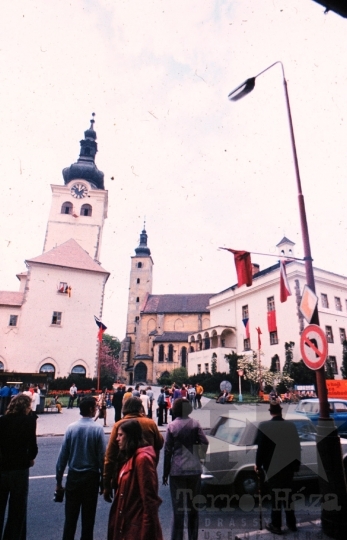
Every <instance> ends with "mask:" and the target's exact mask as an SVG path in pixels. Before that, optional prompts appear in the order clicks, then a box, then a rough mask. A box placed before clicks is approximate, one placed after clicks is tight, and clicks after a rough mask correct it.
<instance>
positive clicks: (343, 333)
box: [339, 328, 346, 343]
mask: <svg viewBox="0 0 347 540" xmlns="http://www.w3.org/2000/svg"><path fill="white" fill-rule="evenodd" d="M339 330H340V341H341V343H343V342H344V341H346V330H345V329H344V328H340V329H339Z"/></svg>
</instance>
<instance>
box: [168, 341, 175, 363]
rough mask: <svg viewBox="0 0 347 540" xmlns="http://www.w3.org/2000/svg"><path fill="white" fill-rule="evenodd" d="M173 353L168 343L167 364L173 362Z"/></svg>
mask: <svg viewBox="0 0 347 540" xmlns="http://www.w3.org/2000/svg"><path fill="white" fill-rule="evenodd" d="M173 353H174V348H173V345H172V343H170V345H169V356H168V362H173Z"/></svg>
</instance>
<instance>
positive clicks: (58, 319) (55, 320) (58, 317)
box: [51, 311, 62, 326]
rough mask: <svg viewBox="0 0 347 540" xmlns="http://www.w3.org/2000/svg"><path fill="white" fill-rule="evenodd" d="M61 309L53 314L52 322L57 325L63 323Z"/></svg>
mask: <svg viewBox="0 0 347 540" xmlns="http://www.w3.org/2000/svg"><path fill="white" fill-rule="evenodd" d="M61 315H62V314H61V311H53V315H52V323H51V324H56V325H57V326H60V325H61Z"/></svg>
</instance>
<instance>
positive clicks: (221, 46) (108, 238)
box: [0, 0, 347, 339]
mask: <svg viewBox="0 0 347 540" xmlns="http://www.w3.org/2000/svg"><path fill="white" fill-rule="evenodd" d="M1 27H2V30H1V34H0V62H1V65H0V74H1V81H0V103H1V109H2V110H1V120H2V121H1V133H0V137H1V150H0V168H1V199H0V208H1V212H0V226H1V242H0V257H1V268H0V287H1V289H2V290H18V286H19V282H18V280H17V278H16V277H15V274H16V273H18V272H20V271H23V270H24V269H25V266H24V260H25V259H28V258H31V257H34V256H37V255H39V254H41V253H42V248H43V241H44V235H45V230H46V223H47V218H48V213H49V209H50V204H51V189H50V184H62V183H63V177H62V174H61V171H62V169H63V168H64V167H66V166H69V165H70V164H71V163H74V162H75V161H76V160H77V157H78V155H79V141H80V139H81V138H83V132H84V131H85V130H86V129H87V128H88V127H89V120H90V118H91V113H92V112H95V113H96V116H95V130H96V132H97V135H98V145H99V152H98V154H97V156H96V164H97V166H98V168H99V169H100V170H102V171H103V172H104V173H105V186H106V189H108V191H109V211H108V219H107V221H106V223H105V228H104V235H103V246H102V254H101V262H102V265H103V267H104V268H106V269H107V270H108V271H109V272H111V276H110V278H109V281H108V283H107V287H106V297H105V303H104V314H103V321H104V322H105V324H106V325H107V326H108V331H109V332H110V333H112V334H114V335H116V336H118V337H119V338H120V339H122V338H123V337H124V334H125V323H126V310H127V297H128V287H129V271H130V257H131V256H132V255H134V249H135V247H137V245H138V242H139V233H140V231H141V229H142V227H143V221H144V218H145V219H146V229H147V232H148V245H149V247H150V249H151V251H152V257H153V260H154V287H153V292H154V293H157V294H160V293H198V292H201V293H210V292H218V291H221V290H223V289H225V288H227V287H229V286H230V285H232V284H234V283H235V282H236V273H235V267H234V264H233V258H232V255H231V254H229V253H228V252H226V251H218V247H219V246H226V247H231V248H234V249H245V250H249V251H259V252H269V253H276V252H277V251H276V247H275V246H276V244H277V243H278V242H279V241H280V240H281V238H282V237H283V235H286V236H287V237H288V238H290V239H291V240H292V241H293V242H295V243H296V246H295V255H296V256H302V254H303V248H302V240H301V229H300V221H299V214H298V205H297V191H296V182H295V173H294V167H293V161H292V153H291V146H290V138H289V131H288V120H287V116H286V108H285V101H284V94H283V84H282V77H281V70H280V67H279V66H276V67H274V68H273V69H271V70H270V71H269V72H267V73H266V74H264V75H263V76H262V77H260V78H259V79H257V83H256V88H255V90H254V92H253V93H252V94H251V95H249V96H247V98H245V99H244V100H241V101H239V102H237V103H231V102H229V101H228V99H227V95H228V93H229V92H230V91H231V90H232V89H234V88H235V87H236V86H237V85H238V84H239V83H241V82H242V81H243V80H245V79H246V78H248V77H250V76H252V75H256V74H258V73H259V72H260V71H262V70H263V69H265V68H266V67H267V66H269V65H270V64H272V63H273V62H275V61H277V60H281V61H282V62H283V63H284V68H285V72H286V78H287V81H288V89H289V96H290V101H291V107H292V115H293V123H294V130H295V137H296V142H297V150H298V158H299V165H300V172H301V180H302V187H303V192H304V195H305V201H306V208H307V215H308V225H309V231H310V239H311V249H312V255H313V258H314V265H315V266H317V267H320V268H325V269H327V270H330V271H332V272H336V273H339V274H343V275H346V274H347V269H346V262H347V257H346V223H347V213H346V191H347V183H346V177H347V152H346V142H347V126H346V123H347V64H346V54H345V52H346V48H347V43H346V42H347V20H345V19H343V18H341V17H339V16H337V15H336V14H334V13H328V14H327V15H324V10H323V8H322V7H321V6H319V5H318V4H316V3H315V2H313V1H311V0H262V1H260V0H228V1H224V0H171V1H169V0H147V1H146V2H142V1H140V0H124V1H121V0H74V1H73V2H71V1H70V0H69V1H67V0H50V1H49V2H47V1H46V0H17V1H16V2H13V0H3V1H2V4H1ZM111 177H114V180H111ZM252 260H253V262H258V263H260V266H261V268H265V267H267V266H270V265H271V264H273V263H274V261H275V260H276V259H273V258H265V257H261V256H253V257H252ZM93 315H94V314H91V316H93ZM226 323H227V321H226Z"/></svg>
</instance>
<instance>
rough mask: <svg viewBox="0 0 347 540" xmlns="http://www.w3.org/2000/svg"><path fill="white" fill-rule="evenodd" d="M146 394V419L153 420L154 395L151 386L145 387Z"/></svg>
mask: <svg viewBox="0 0 347 540" xmlns="http://www.w3.org/2000/svg"><path fill="white" fill-rule="evenodd" d="M146 394H147V396H148V397H149V406H148V418H153V402H154V393H153V390H152V387H151V386H147V388H146Z"/></svg>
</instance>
